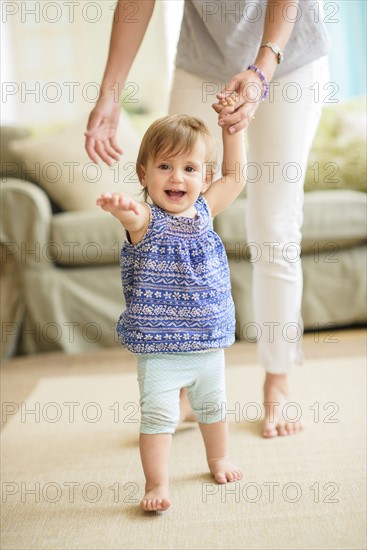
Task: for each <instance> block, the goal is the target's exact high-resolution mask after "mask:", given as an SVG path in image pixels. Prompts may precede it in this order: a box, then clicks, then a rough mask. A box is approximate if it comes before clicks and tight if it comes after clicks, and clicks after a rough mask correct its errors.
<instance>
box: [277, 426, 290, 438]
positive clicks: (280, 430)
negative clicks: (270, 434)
mask: <svg viewBox="0 0 367 550" xmlns="http://www.w3.org/2000/svg"><path fill="white" fill-rule="evenodd" d="M277 430H278V434H279V435H288V431H287V429H286V427H285V426H284V425H281V424H280V425H278V426H277Z"/></svg>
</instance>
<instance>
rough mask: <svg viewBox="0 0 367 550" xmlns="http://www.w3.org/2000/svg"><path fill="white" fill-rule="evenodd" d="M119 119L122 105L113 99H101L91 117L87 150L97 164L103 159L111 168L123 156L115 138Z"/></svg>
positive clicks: (87, 135)
mask: <svg viewBox="0 0 367 550" xmlns="http://www.w3.org/2000/svg"><path fill="white" fill-rule="evenodd" d="M119 118H120V104H119V103H118V102H117V103H116V102H115V101H114V100H113V99H111V98H100V99H99V100H98V101H97V103H96V106H95V107H94V109H93V111H92V112H91V114H90V115H89V120H88V126H87V131H86V132H85V133H84V135H85V138H86V139H85V149H86V151H87V153H88V156H89V158H90V159H91V160H92V161H93V162H95V163H96V164H99V160H100V159H102V160H103V161H104V162H105V163H106V164H108V165H109V166H111V165H112V164H113V163H114V161H115V160H119V158H120V155H122V152H123V151H122V149H121V148H120V147H119V146H118V145H117V142H116V137H115V136H116V130H117V126H118V123H119Z"/></svg>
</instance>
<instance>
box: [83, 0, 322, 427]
mask: <svg viewBox="0 0 367 550" xmlns="http://www.w3.org/2000/svg"><path fill="white" fill-rule="evenodd" d="M129 1H130V0H119V2H118V4H117V6H116V10H117V13H116V16H115V17H114V23H113V28H112V35H111V43H110V51H109V57H108V61H107V66H106V70H105V74H104V76H103V81H102V86H101V94H100V98H99V99H98V101H97V104H96V106H95V108H94V109H93V111H92V112H91V114H90V117H89V122H88V128H87V132H86V150H87V152H88V155H89V156H90V158H91V160H93V161H94V162H98V160H99V159H102V160H103V161H105V162H106V163H108V164H111V163H112V162H114V160H118V159H119V157H120V154H121V153H122V151H121V149H120V148H119V146H118V144H117V143H116V139H115V133H116V128H117V125H118V121H119V112H120V104H119V103H117V102H115V101H114V90H115V87H114V86H113V85H114V84H115V83H116V82H118V83H119V86H120V89H122V87H123V85H124V83H125V81H126V78H127V75H128V72H129V69H130V67H131V65H132V63H133V61H134V58H135V55H136V53H137V51H138V49H139V46H140V44H141V41H142V39H143V36H144V34H145V31H146V28H147V26H148V23H149V20H150V17H151V15H152V12H153V9H154V4H155V1H154V0H142V1H138V2H136V6H137V8H138V11H137V15H135V17H134V19H135V22H133V23H129V21H128V19H129V18H126V17H124V14H125V11H124V8H125V7H126V4H127V3H129ZM130 4H131V2H130ZM136 20H137V22H136ZM328 48H329V41H328V37H327V35H326V31H325V29H324V26H323V23H322V10H321V6H320V5H319V4H318V3H317V2H314V1H313V0H312V1H311V0H303V1H302V2H301V3H299V2H298V1H294V0H293V1H289V0H268V1H267V2H266V1H263V0H251V1H249V0H242V1H236V2H233V1H220V0H212V1H210V2H204V1H199V0H186V1H185V6H184V15H183V20H182V26H181V33H180V39H179V43H178V49H177V57H176V72H175V78H174V82H173V87H172V91H171V98H170V106H169V114H174V113H184V114H187V115H191V116H197V117H200V118H202V119H203V120H204V121H205V122H206V123H207V125H208V126H209V128H210V130H211V131H212V133H213V134H214V135H215V136H216V139H217V144H218V158H221V156H222V153H221V139H220V136H221V128H220V126H224V127H225V128H227V129H228V131H229V132H231V133H232V132H237V131H239V130H242V129H247V130H248V167H249V169H250V167H253V168H254V169H255V170H256V176H254V175H252V174H251V175H250V172H249V174H248V185H247V199H248V201H247V205H248V214H247V216H246V223H247V232H248V235H247V239H248V242H249V243H256V247H257V250H258V254H257V261H253V304H254V312H255V321H256V323H257V327H258V344H257V345H258V353H259V361H260V362H261V364H262V365H263V367H264V369H265V373H266V375H265V382H264V405H265V413H266V414H265V422H264V426H263V432H262V433H263V436H264V437H274V436H277V435H290V434H293V433H296V432H297V431H299V430H300V429H301V428H302V423H301V421H300V420H299V421H297V422H290V421H287V417H285V418H284V417H283V414H282V410H283V406H284V405H285V404H286V403H287V402H288V401H289V394H288V375H289V373H290V371H291V369H292V367H293V365H294V364H296V363H299V362H301V361H302V349H301V339H302V332H303V325H302V318H301V301H302V268H301V262H300V257H299V250H300V242H301V225H302V211H303V183H304V176H305V169H306V163H307V158H308V154H309V150H310V147H311V144H312V140H313V137H314V134H315V131H316V128H317V125H318V122H319V118H320V114H321V107H322V97H321V101H320V94H318V93H317V91H319V90H322V89H323V83H324V82H325V81H326V63H325V57H324V56H325V54H326V53H327V51H328ZM223 82H227V85H226V86H225V89H224V90H223V93H220V92H221V89H222V88H223V86H222V83H223ZM269 85H270V86H269ZM111 87H112V89H110V88H111ZM230 91H236V92H237V96H236V97H237V98H238V100H237V101H236V104H235V106H234V107H233V106H231V105H228V106H227V107H225V108H224V109H222V110H221V112H220V115H219V125H220V126H218V125H217V120H216V117H213V114H212V108H211V107H212V105H211V102H212V101H213V100H214V101H216V100H218V99H222V98H223V97H224V96H226V95H227V94H228V92H230ZM214 108H215V109H216V110H217V112H218V113H219V111H220V106H219V105H218V107H216V106H214ZM251 178H252V179H251ZM181 408H182V414H183V416H184V417H185V416H186V414H187V408H188V403H187V396H186V393H185V392H182V401H181Z"/></svg>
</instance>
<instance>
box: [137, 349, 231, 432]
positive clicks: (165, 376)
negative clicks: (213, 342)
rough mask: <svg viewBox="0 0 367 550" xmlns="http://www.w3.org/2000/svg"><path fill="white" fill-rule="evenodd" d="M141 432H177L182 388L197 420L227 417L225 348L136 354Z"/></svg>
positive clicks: (213, 420) (206, 420) (215, 420)
mask: <svg viewBox="0 0 367 550" xmlns="http://www.w3.org/2000/svg"><path fill="white" fill-rule="evenodd" d="M137 368H138V382H139V388H140V409H141V424H140V433H143V434H158V433H174V432H175V429H176V426H177V424H178V422H179V417H180V389H181V388H187V393H188V398H189V401H190V403H191V406H192V408H193V411H194V413H195V416H196V418H197V421H198V422H202V423H204V424H212V423H214V422H219V421H224V419H225V409H226V398H225V377H224V350H223V349H218V350H213V351H208V352H201V353H195V352H194V353H161V354H145V355H137Z"/></svg>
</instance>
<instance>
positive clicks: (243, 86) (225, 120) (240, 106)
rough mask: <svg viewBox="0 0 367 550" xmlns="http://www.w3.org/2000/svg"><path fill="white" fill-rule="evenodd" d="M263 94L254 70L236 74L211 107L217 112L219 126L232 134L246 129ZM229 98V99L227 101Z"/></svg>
mask: <svg viewBox="0 0 367 550" xmlns="http://www.w3.org/2000/svg"><path fill="white" fill-rule="evenodd" d="M262 95H263V85H262V82H261V80H260V79H259V77H258V76H257V75H256V73H255V72H254V71H251V70H247V71H244V72H242V73H238V74H236V75H235V76H234V77H233V78H232V80H231V81H230V82H229V83H228V84H227V86H226V88H225V90H224V91H223V92H221V93H219V94H217V98H218V100H219V102H218V103H214V104H213V109H214V110H215V111H216V112H217V113H218V114H219V119H218V124H219V126H222V127H226V128H228V131H229V132H230V133H231V134H232V133H235V132H238V131H240V130H243V129H246V128H247V127H248V126H249V124H250V123H251V121H252V120H253V119H254V118H255V113H256V111H257V109H258V107H259V105H260V102H261V97H262ZM229 98H231V101H229Z"/></svg>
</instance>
